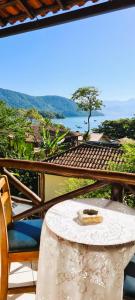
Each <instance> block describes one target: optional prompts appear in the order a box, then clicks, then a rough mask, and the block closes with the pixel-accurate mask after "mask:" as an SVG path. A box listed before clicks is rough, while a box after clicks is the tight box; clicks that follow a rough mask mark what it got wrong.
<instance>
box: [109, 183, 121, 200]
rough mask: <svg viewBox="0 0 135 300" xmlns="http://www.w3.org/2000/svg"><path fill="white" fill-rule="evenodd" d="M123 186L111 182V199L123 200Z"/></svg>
mask: <svg viewBox="0 0 135 300" xmlns="http://www.w3.org/2000/svg"><path fill="white" fill-rule="evenodd" d="M123 199H124V186H123V185H121V184H119V183H112V191H111V200H113V201H117V202H123Z"/></svg>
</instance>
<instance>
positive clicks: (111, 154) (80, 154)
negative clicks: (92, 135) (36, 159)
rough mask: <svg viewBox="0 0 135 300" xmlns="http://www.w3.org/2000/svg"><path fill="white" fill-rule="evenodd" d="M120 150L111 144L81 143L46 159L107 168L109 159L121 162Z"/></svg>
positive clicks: (91, 167) (52, 161) (58, 163)
mask: <svg viewBox="0 0 135 300" xmlns="http://www.w3.org/2000/svg"><path fill="white" fill-rule="evenodd" d="M122 154H123V152H122V150H121V149H120V148H118V147H116V146H114V145H113V146H112V145H111V144H106V145H103V144H101V143H92V142H90V143H88V144H81V145H79V146H77V147H74V148H71V149H69V150H68V151H65V152H63V153H61V154H58V155H55V156H53V157H51V158H49V159H48V160H47V162H50V163H54V164H57V165H61V166H67V167H78V168H86V169H100V170H107V169H108V165H109V163H110V161H112V162H115V163H117V164H121V163H122V161H123V159H122Z"/></svg>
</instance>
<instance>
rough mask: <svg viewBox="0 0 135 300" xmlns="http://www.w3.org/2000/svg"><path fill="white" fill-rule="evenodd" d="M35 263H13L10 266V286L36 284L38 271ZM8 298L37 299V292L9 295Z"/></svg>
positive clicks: (15, 299) (18, 299)
mask: <svg viewBox="0 0 135 300" xmlns="http://www.w3.org/2000/svg"><path fill="white" fill-rule="evenodd" d="M35 269H36V268H35V265H34V263H29V262H28V263H12V264H11V267H10V276H9V287H17V286H26V285H28V284H33V285H34V284H35V282H36V280H37V271H35ZM7 300H35V293H29V294H21V295H20V294H16V295H9V296H8V298H7Z"/></svg>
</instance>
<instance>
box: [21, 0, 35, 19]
mask: <svg viewBox="0 0 135 300" xmlns="http://www.w3.org/2000/svg"><path fill="white" fill-rule="evenodd" d="M17 2H18V3H19V5H20V7H21V8H22V9H23V10H24V11H25V13H26V14H27V16H28V17H29V18H30V19H33V18H34V17H35V16H34V14H33V13H32V12H31V11H30V9H29V8H28V6H27V4H26V1H25V2H24V1H23V0H17Z"/></svg>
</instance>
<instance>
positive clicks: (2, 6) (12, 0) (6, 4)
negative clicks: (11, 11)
mask: <svg viewBox="0 0 135 300" xmlns="http://www.w3.org/2000/svg"><path fill="white" fill-rule="evenodd" d="M15 3H16V0H10V1H8V2H5V3H0V8H1V9H2V8H6V7H8V6H12V5H15Z"/></svg>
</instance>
